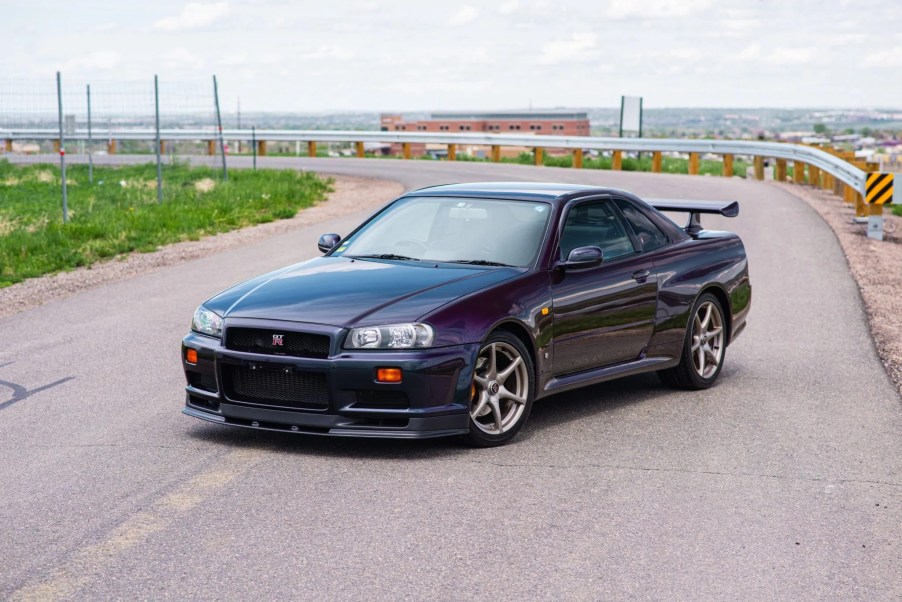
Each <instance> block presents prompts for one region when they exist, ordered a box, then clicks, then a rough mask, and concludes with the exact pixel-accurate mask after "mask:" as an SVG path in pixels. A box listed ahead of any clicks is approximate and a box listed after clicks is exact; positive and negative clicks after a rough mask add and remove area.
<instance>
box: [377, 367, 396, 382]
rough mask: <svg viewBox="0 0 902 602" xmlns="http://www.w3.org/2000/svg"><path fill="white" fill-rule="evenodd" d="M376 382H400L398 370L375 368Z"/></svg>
mask: <svg viewBox="0 0 902 602" xmlns="http://www.w3.org/2000/svg"><path fill="white" fill-rule="evenodd" d="M376 382H380V383H399V382H401V369H400V368H377V369H376Z"/></svg>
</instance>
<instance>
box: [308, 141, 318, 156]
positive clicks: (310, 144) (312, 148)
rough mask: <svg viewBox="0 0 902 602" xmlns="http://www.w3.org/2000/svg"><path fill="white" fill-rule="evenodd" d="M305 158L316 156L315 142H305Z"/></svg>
mask: <svg viewBox="0 0 902 602" xmlns="http://www.w3.org/2000/svg"><path fill="white" fill-rule="evenodd" d="M307 156H308V157H315V156H316V142H314V141H313V140H309V141H307Z"/></svg>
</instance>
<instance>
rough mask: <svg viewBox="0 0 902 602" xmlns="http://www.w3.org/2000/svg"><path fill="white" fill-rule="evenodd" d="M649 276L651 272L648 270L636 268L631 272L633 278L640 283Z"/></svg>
mask: <svg viewBox="0 0 902 602" xmlns="http://www.w3.org/2000/svg"><path fill="white" fill-rule="evenodd" d="M649 276H651V272H649V271H648V270H637V271H635V272H633V279H634V280H635V281H636V282H638V283H640V284H641V283H643V282H645V281H646V280H648V277H649Z"/></svg>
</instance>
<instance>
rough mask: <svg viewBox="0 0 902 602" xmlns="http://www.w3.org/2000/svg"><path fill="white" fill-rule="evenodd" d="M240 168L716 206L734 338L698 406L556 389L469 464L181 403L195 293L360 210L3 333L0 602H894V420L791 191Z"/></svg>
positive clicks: (897, 533)
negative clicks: (729, 203)
mask: <svg viewBox="0 0 902 602" xmlns="http://www.w3.org/2000/svg"><path fill="white" fill-rule="evenodd" d="M111 159H113V160H116V161H129V160H135V159H130V158H128V157H112V158H111ZM146 159H147V158H138V159H137V160H146ZM232 163H233V165H240V164H249V161H248V160H245V159H241V158H239V159H232ZM260 165H265V166H280V167H301V168H304V169H313V170H317V171H322V172H326V173H348V174H353V175H363V176H376V177H383V178H388V179H395V180H398V181H400V182H402V183H403V184H404V185H405V186H407V187H411V188H412V187H419V186H426V185H430V184H439V183H446V182H455V181H468V180H469V181H475V180H559V181H571V182H573V181H579V182H586V183H597V184H603V185H609V186H617V187H621V188H625V189H628V190H631V191H633V192H636V193H638V194H640V195H646V196H666V197H675V198H679V197H683V198H709V199H737V200H739V201H741V206H742V211H741V214H740V216H739V218H737V219H734V220H729V221H728V220H721V219H713V218H705V219H704V220H703V221H704V222H705V223H706V225H708V227H725V228H730V229H734V230H735V231H737V232H739V233H740V234H741V235H742V237H743V239H744V241H745V243H746V246H747V248H748V253H749V258H750V263H751V274H752V282H753V286H754V299H753V304H752V313H751V316H750V321H749V326H748V328H747V330H746V332H745V333H744V334H743V335H742V336H741V337H740V338H739V339H738V340H737V342H736V343H735V345H734V346H732V347H730V348H729V349H728V350H727V356H726V366H725V368H724V372H723V374H722V376H721V379H720V381H719V384H718V385H717V386H716V387H714V388H713V389H711V390H708V391H704V392H700V393H687V392H674V391H671V390H669V389H666V388H664V387H663V386H662V385H661V384H660V383H659V382H658V381H657V379H656V378H655V377H654V376H643V377H636V378H630V379H628V380H624V381H619V382H615V383H611V384H605V385H601V386H596V387H593V388H590V389H586V390H582V391H579V392H576V393H569V394H562V395H558V396H556V397H553V398H550V399H547V400H545V401H542V402H540V403H538V404H537V405H536V407H535V408H534V410H533V414H532V416H531V417H530V421H529V423H528V424H527V426H526V428H525V429H524V430H523V431H522V432H521V434H520V436H519V437H518V439H517V440H516V442H515V443H514V444H512V445H509V446H506V447H502V448H498V449H488V450H475V449H469V448H466V447H462V446H461V445H460V444H459V443H458V442H456V441H454V440H439V441H427V442H413V441H374V440H350V439H322V438H315V437H306V436H289V435H287V434H269V433H256V432H247V431H244V430H238V429H230V428H225V427H219V426H216V425H208V424H206V423H203V422H200V421H197V420H193V419H190V418H188V417H185V416H183V415H181V414H180V409H181V406H182V404H183V398H184V394H183V390H182V386H183V377H182V372H181V368H180V365H179V356H178V349H179V340H180V338H181V337H182V335H183V334H184V333H185V331H186V329H187V328H188V325H189V321H190V318H191V313H192V311H193V310H194V308H195V307H196V305H197V304H198V303H199V302H200V301H202V300H204V299H205V298H207V297H208V296H210V295H211V294H213V293H215V292H217V291H219V290H220V289H222V288H224V287H227V286H229V285H230V284H233V283H235V282H237V281H239V280H242V279H244V278H247V277H249V276H252V275H255V274H258V273H262V272H265V271H267V270H269V269H272V268H276V267H278V266H282V265H285V264H288V263H292V262H296V261H300V260H302V259H306V258H308V257H312V256H314V255H315V254H316V247H315V242H316V239H317V236H318V235H319V234H320V233H322V232H331V231H335V232H341V233H346V232H347V231H348V230H349V229H350V228H351V227H352V226H353V225H354V224H355V223H356V222H358V221H359V220H360V219H362V218H363V217H364V216H365V215H366V213H367V211H365V210H364V211H361V213H360V214H358V215H354V216H350V217H347V218H342V219H337V220H334V221H332V222H330V223H323V224H321V225H320V226H318V227H316V228H311V229H302V230H298V231H295V232H292V233H290V234H287V235H281V236H277V237H274V238H271V239H267V240H265V241H262V242H259V243H257V244H254V245H252V246H248V247H244V248H240V249H233V250H230V251H226V252H223V253H220V254H218V255H213V256H209V257H206V258H203V259H199V260H196V261H192V262H190V263H185V264H182V265H179V266H175V267H171V268H168V269H165V270H163V271H159V272H155V273H152V274H147V275H144V276H141V277H137V278H133V279H131V280H125V281H122V282H119V283H116V284H112V285H109V286H105V287H103V288H99V289H94V290H91V291H88V292H85V293H83V294H80V295H77V296H75V297H72V298H69V299H67V300H64V301H59V302H54V303H51V304H48V305H45V306H43V307H40V308H38V309H35V310H32V311H28V312H25V313H22V314H19V315H16V316H13V317H10V318H7V319H4V320H2V321H0V453H2V456H3V462H0V533H2V534H3V537H0V567H2V570H0V597H2V598H10V597H11V598H16V597H20V598H28V597H43V598H81V599H110V598H145V599H146V598H164V597H165V598H173V599H197V598H221V599H225V598H228V599H249V598H254V599H258V598H277V597H278V598H298V599H313V598H316V599H350V598H361V597H366V598H376V599H399V598H415V599H416V598H426V597H428V598H434V599H492V600H504V599H520V600H523V599H612V598H613V599H617V598H628V597H629V598H659V599H688V598H703V599H704V598H721V599H799V598H801V599H826V598H830V599H868V600H891V599H896V600H897V599H899V598H900V597H902V572H900V568H899V567H902V404H900V399H899V397H898V396H897V394H896V392H895V390H894V388H893V387H892V386H891V384H890V383H889V381H888V379H887V378H886V376H885V375H884V372H883V368H882V366H881V364H880V361H879V360H878V358H877V357H876V355H875V352H874V349H873V345H872V343H871V339H870V336H869V334H868V330H867V326H866V323H865V319H864V315H863V311H862V307H861V302H860V299H859V294H858V290H857V287H856V285H855V283H854V282H853V281H852V279H851V277H850V276H849V274H848V271H847V267H846V262H845V259H844V258H843V255H842V253H841V251H840V249H839V247H838V245H837V243H836V240H835V238H834V236H833V233H832V232H831V230H830V229H829V228H828V227H827V226H826V225H825V224H824V223H823V222H822V221H821V219H820V218H819V217H818V216H817V215H816V214H815V213H814V212H813V211H812V210H811V209H810V208H809V207H808V206H806V205H805V204H804V203H803V202H801V201H799V200H797V199H795V198H794V197H792V196H791V195H789V194H788V193H786V192H784V191H782V190H779V189H777V188H776V187H772V186H768V185H766V184H761V183H757V182H747V181H744V180H738V179H722V178H705V177H688V176H668V175H653V174H639V173H622V172H609V171H604V172H602V171H576V170H566V169H556V168H544V167H543V168H531V167H524V166H513V165H491V164H477V163H462V162H461V163H447V162H426V161H409V162H403V161H391V160H384V161H377V160H356V159H338V160H329V159H313V160H307V159H279V158H261V159H260Z"/></svg>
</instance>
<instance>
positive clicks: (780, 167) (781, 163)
mask: <svg viewBox="0 0 902 602" xmlns="http://www.w3.org/2000/svg"><path fill="white" fill-rule="evenodd" d="M774 179H775V180H776V181H777V182H785V181H786V159H777V168H776V169H775V170H774Z"/></svg>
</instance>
